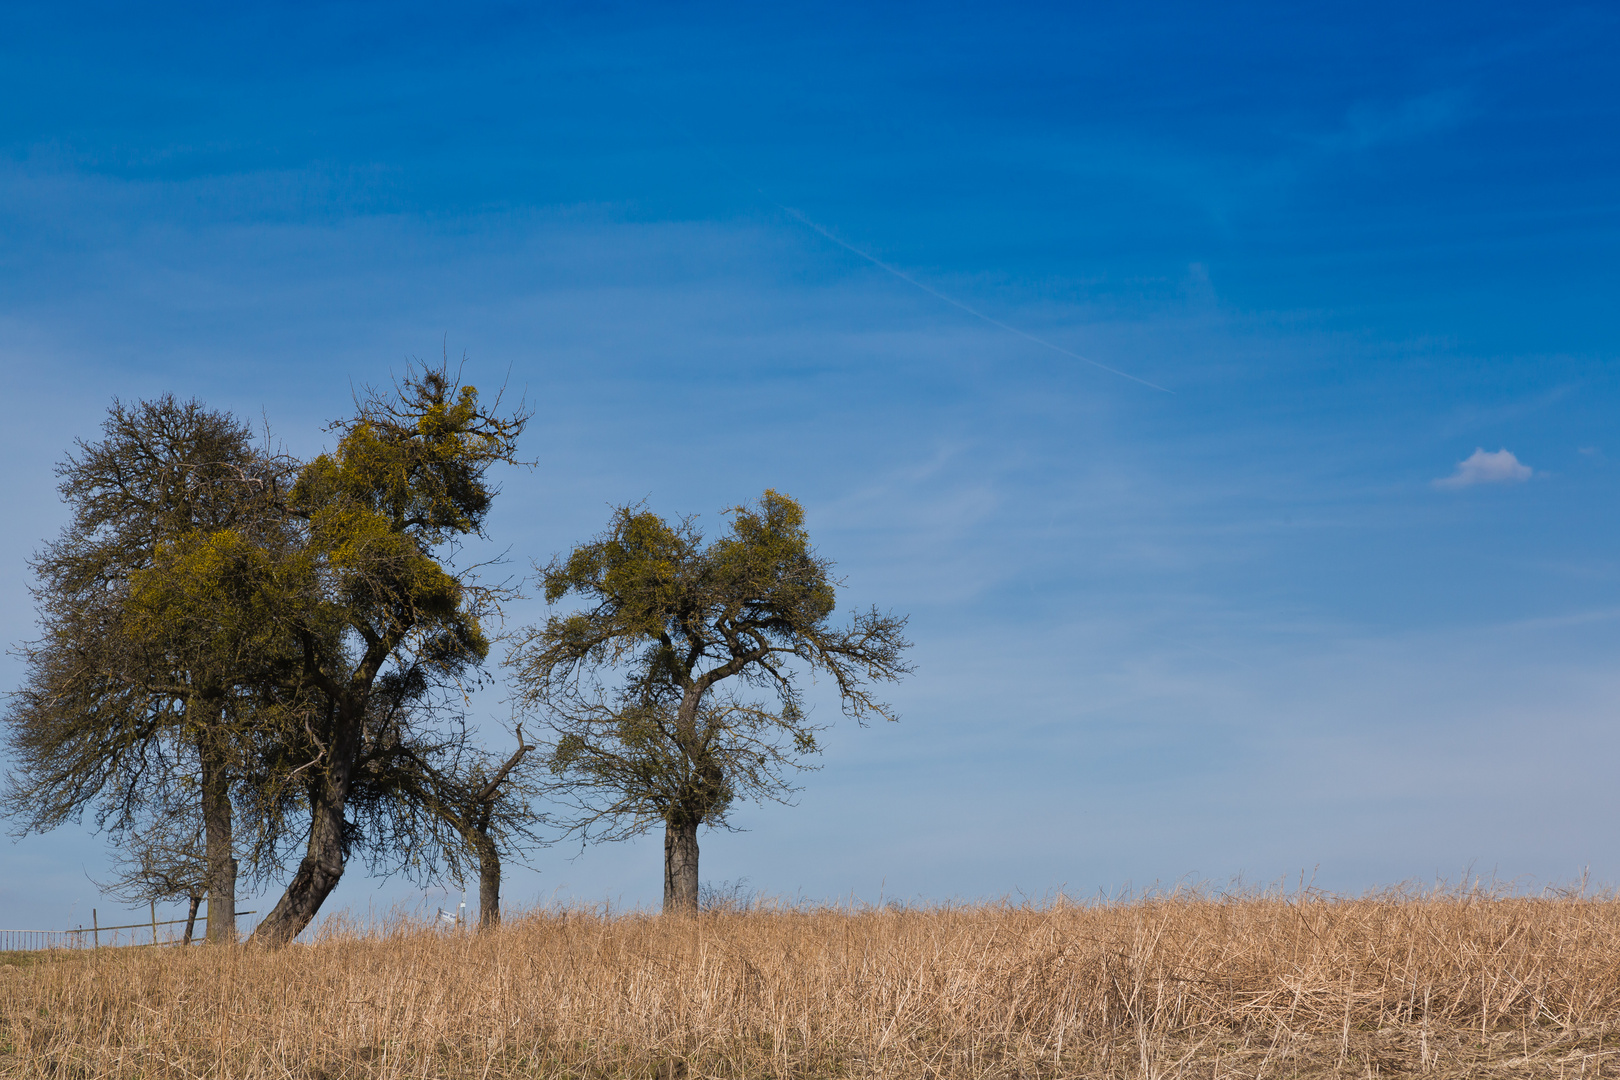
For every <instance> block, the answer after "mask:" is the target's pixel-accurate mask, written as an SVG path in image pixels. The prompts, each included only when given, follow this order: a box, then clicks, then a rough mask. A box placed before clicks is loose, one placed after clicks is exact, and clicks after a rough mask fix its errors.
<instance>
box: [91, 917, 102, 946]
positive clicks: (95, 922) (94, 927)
mask: <svg viewBox="0 0 1620 1080" xmlns="http://www.w3.org/2000/svg"><path fill="white" fill-rule="evenodd" d="M90 931H91V933H93V934H95V942H96V948H98V949H99V948H101V921H100V920H99V919H97V918H96V909H95V908H91V909H90Z"/></svg>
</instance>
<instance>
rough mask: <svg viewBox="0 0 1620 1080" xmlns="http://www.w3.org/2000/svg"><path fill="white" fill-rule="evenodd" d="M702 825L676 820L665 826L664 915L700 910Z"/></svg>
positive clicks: (680, 819)
mask: <svg viewBox="0 0 1620 1080" xmlns="http://www.w3.org/2000/svg"><path fill="white" fill-rule="evenodd" d="M697 831H698V823H697V822H696V821H694V820H692V819H691V818H686V817H682V818H676V819H675V820H673V821H667V822H665V823H664V914H666V915H696V914H697V909H698V842H697Z"/></svg>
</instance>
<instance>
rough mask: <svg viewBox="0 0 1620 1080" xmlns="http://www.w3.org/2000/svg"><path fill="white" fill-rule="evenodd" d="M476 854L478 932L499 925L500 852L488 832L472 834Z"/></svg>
mask: <svg viewBox="0 0 1620 1080" xmlns="http://www.w3.org/2000/svg"><path fill="white" fill-rule="evenodd" d="M473 849H474V851H476V852H477V854H478V932H479V933H483V932H484V931H486V930H493V929H495V928H496V927H497V926H499V925H501V853H500V852H499V851H497V850H496V849H495V841H494V840H492V839H490V836H489V834H488V833H483V832H480V833H474V834H473Z"/></svg>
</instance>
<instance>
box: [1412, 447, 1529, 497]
mask: <svg viewBox="0 0 1620 1080" xmlns="http://www.w3.org/2000/svg"><path fill="white" fill-rule="evenodd" d="M1534 471H1535V470H1533V469H1532V468H1530V466H1528V465H1526V464H1524V463H1523V462H1521V461H1520V460H1519V459H1518V458H1516V457H1514V456H1513V452H1512V451H1511V450H1498V451H1496V453H1494V454H1488V453H1486V452H1485V448H1484V447H1483V446H1481V447H1476V448H1475V449H1474V452H1473V453H1472V454H1470V455H1469V456H1468V458H1467V460H1465V461H1459V462H1458V463H1457V471H1456V472H1454V473H1452V474H1451V475H1450V476H1443V477H1441V478H1440V479H1438V480H1436V481H1434V486H1435V487H1437V488H1460V487H1472V486H1473V485H1475V484H1518V483H1522V482H1523V481H1525V480H1528V479H1530V477H1531V475H1532V474H1533V473H1534Z"/></svg>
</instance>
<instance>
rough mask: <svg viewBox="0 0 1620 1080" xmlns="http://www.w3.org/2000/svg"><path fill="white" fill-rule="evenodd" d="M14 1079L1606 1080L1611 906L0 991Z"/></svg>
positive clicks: (671, 931) (735, 939)
mask: <svg viewBox="0 0 1620 1080" xmlns="http://www.w3.org/2000/svg"><path fill="white" fill-rule="evenodd" d="M0 1009H3V1015H0V1023H3V1029H0V1072H3V1073H5V1074H6V1075H7V1076H16V1077H56V1078H70V1077H71V1078H78V1077H84V1078H89V1077H143V1078H145V1077H176V1078H179V1077H220V1078H225V1077H229V1078H232V1080H256V1078H260V1077H263V1078H270V1077H275V1078H280V1080H285V1078H288V1077H294V1078H299V1080H305V1078H308V1080H337V1078H339V1077H426V1076H440V1077H478V1078H480V1080H488V1078H494V1077H515V1076H538V1077H549V1076H554V1077H604V1078H606V1077H661V1078H671V1080H672V1078H675V1077H692V1078H695V1077H709V1076H713V1077H760V1078H765V1077H822V1076H827V1077H834V1076H847V1077H878V1076H893V1077H939V1078H956V1077H1066V1076H1075V1077H1080V1076H1084V1077H1119V1078H1122V1080H1123V1078H1139V1077H1140V1078H1146V1077H1182V1076H1185V1077H1209V1078H1218V1077H1221V1078H1224V1077H1240V1076H1242V1077H1295V1076H1298V1077H1314V1076H1356V1077H1365V1076H1392V1075H1428V1076H1435V1077H1460V1076H1473V1077H1542V1076H1545V1077H1577V1076H1581V1077H1594V1078H1595V1077H1599V1076H1620V902H1617V901H1616V900H1615V899H1613V898H1612V897H1607V896H1605V897H1592V896H1580V895H1575V896H1554V897H1544V898H1528V897H1518V896H1508V897H1502V896H1490V895H1485V894H1481V893H1475V892H1468V893H1457V892H1451V893H1437V894H1428V895H1413V894H1388V895H1380V896H1369V897H1363V898H1357V899H1341V898H1332V897H1327V896H1322V895H1317V894H1312V893H1305V894H1301V895H1247V896H1216V895H1209V894H1192V895H1169V896H1159V897H1150V898H1146V899H1138V900H1134V901H1131V902H1120V903H1090V904H1071V903H1065V902H1057V903H1052V904H1045V905H1040V906H1015V905H982V906H960V907H932V908H909V909H891V908H875V909H848V908H794V907H771V906H769V905H764V906H756V907H754V908H752V909H750V910H745V911H724V912H716V913H708V914H705V915H702V916H699V917H696V918H689V919H680V918H659V917H656V916H648V915H639V914H631V915H612V916H609V915H606V914H603V913H599V912H589V911H548V912H540V913H535V914H531V915H528V916H525V917H520V918H516V919H511V920H509V922H508V924H507V925H506V926H505V927H504V928H502V929H501V930H500V931H498V932H496V933H492V934H488V935H476V934H474V935H461V934H445V933H443V932H440V931H436V930H434V929H430V928H427V927H424V926H421V925H415V924H412V923H411V922H410V921H408V920H395V921H394V922H393V923H392V924H390V925H387V926H381V927H375V928H372V929H370V930H362V929H361V928H357V927H355V926H353V925H348V924H345V923H344V922H343V920H341V919H334V920H329V921H328V923H327V924H326V925H325V927H324V928H323V932H322V934H321V936H320V938H319V940H317V941H316V942H315V943H314V944H311V945H295V946H292V947H289V948H286V949H283V950H281V951H278V952H266V951H262V950H259V949H256V948H246V947H242V948H234V949H218V948H199V947H193V948H190V949H184V950H182V949H104V950H101V951H99V952H94V953H62V954H53V955H50V956H45V957H42V958H40V959H38V960H37V961H36V962H33V963H30V964H26V965H7V966H0Z"/></svg>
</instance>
